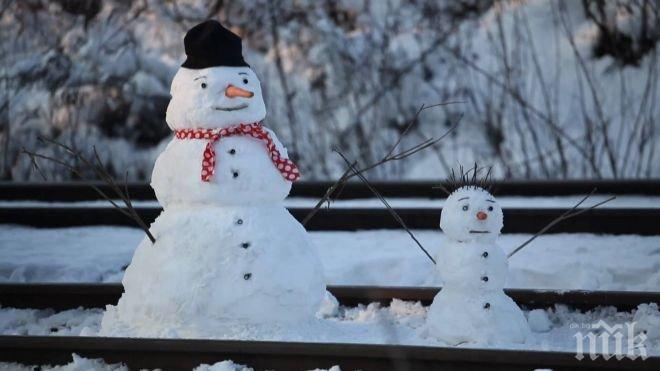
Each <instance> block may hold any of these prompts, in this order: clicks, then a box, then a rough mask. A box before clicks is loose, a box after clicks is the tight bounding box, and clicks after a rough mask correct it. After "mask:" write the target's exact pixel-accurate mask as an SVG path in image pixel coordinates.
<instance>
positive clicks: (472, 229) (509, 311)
mask: <svg viewBox="0 0 660 371" xmlns="http://www.w3.org/2000/svg"><path fill="white" fill-rule="evenodd" d="M475 171H476V169H475ZM440 218H441V219H440V228H442V230H443V232H444V233H445V237H446V241H445V244H444V245H443V246H442V247H441V248H440V250H439V252H438V254H437V256H436V261H437V266H436V267H437V275H438V277H439V278H440V280H441V281H442V284H443V286H442V290H441V291H440V292H439V293H438V294H437V295H436V297H435V298H434V300H433V303H432V304H431V307H430V308H429V312H428V317H427V322H426V326H425V330H424V333H425V335H426V336H430V337H434V338H436V339H439V340H441V341H443V342H445V343H448V344H450V345H458V344H461V343H481V344H494V343H523V342H525V339H526V338H527V335H528V333H529V331H530V330H529V326H528V324H527V321H526V319H525V316H524V315H523V313H522V311H521V310H520V308H519V307H518V306H517V305H516V303H514V301H513V300H511V298H509V297H508V296H507V295H506V294H505V293H504V284H505V280H506V275H507V272H508V262H507V258H506V255H505V254H504V251H502V249H501V248H500V247H499V246H498V245H497V244H496V240H497V237H498V236H499V234H500V231H501V230H502V226H503V215H502V208H501V207H500V206H499V204H498V203H497V201H496V200H495V198H494V197H493V196H492V195H491V194H490V193H489V192H488V191H486V190H485V189H483V188H481V187H479V186H477V185H474V184H467V185H463V186H460V187H458V188H457V189H456V190H455V191H454V192H453V193H451V194H450V195H449V197H448V198H447V201H446V202H445V204H444V206H443V208H442V214H441V217H440Z"/></svg>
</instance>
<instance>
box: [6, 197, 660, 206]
mask: <svg viewBox="0 0 660 371" xmlns="http://www.w3.org/2000/svg"><path fill="white" fill-rule="evenodd" d="M611 196H612V195H597V196H592V197H591V198H590V199H589V200H587V201H586V202H585V204H584V206H588V205H592V204H595V203H598V202H601V201H604V200H605V199H607V198H609V197H611ZM583 197H584V195H572V196H537V197H526V196H502V197H498V198H497V201H498V202H499V203H500V205H502V207H503V208H524V209H529V208H569V207H572V206H573V205H575V204H576V203H577V202H578V201H580V200H581V199H582V198H583ZM115 201H116V202H117V203H118V204H119V205H122V202H121V200H115ZM387 201H388V202H389V203H390V205H392V207H399V208H404V207H410V208H437V207H442V205H443V204H444V198H434V199H431V198H421V197H410V198H396V197H392V198H388V199H387ZM317 202H318V199H317V198H305V197H289V198H287V199H286V200H284V204H285V206H287V207H314V205H316V203H317ZM133 205H134V206H136V207H160V205H159V204H158V202H157V201H143V200H135V201H133ZM0 207H6V208H9V207H112V205H111V204H110V203H109V202H108V201H105V200H96V201H79V202H44V201H6V200H0ZM331 207H337V208H380V207H384V206H383V203H382V202H381V201H380V200H378V199H376V198H363V199H349V200H336V201H332V203H331ZM600 207H601V208H660V197H656V196H644V195H625V196H617V198H616V199H614V200H612V201H610V202H608V203H606V204H604V205H602V206H600Z"/></svg>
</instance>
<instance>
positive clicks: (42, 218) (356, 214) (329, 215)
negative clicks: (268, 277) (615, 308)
mask: <svg viewBox="0 0 660 371" xmlns="http://www.w3.org/2000/svg"><path fill="white" fill-rule="evenodd" d="M135 209H136V211H137V212H138V214H139V215H140V216H141V217H142V219H143V220H145V221H146V222H147V224H149V223H151V222H153V221H154V219H156V217H157V216H158V215H159V214H160V212H161V209H160V208H158V207H136V208H135ZM310 210H311V209H308V208H290V209H289V211H290V212H291V214H292V215H293V216H294V217H295V218H296V219H298V220H302V219H303V218H304V217H305V216H306V215H307V214H308V213H309V211H310ZM396 211H397V213H398V214H399V215H400V216H401V218H402V219H403V220H404V221H405V222H406V225H407V226H408V227H409V228H413V229H433V230H437V229H438V224H439V221H440V211H441V209H440V208H437V209H435V208H397V209H396ZM565 211H566V209H559V208H557V209H505V210H504V218H505V220H506V223H505V224H504V229H503V232H504V233H535V232H537V231H539V230H540V229H541V228H543V227H544V226H545V225H546V224H547V223H548V222H550V221H551V220H553V219H555V218H556V217H558V216H559V215H561V214H563V213H564V212H565ZM657 220H660V208H652V209H622V208H616V209H614V208H612V209H607V208H605V209H595V210H590V211H589V212H588V213H585V214H583V215H581V216H578V217H576V218H574V219H571V221H570V222H568V223H559V224H558V225H556V226H555V227H553V228H552V229H551V230H550V231H549V233H603V234H638V235H656V234H658V233H659V232H660V228H659V227H658V223H657ZM0 223H1V224H21V225H28V226H33V227H41V228H56V227H76V226H91V225H115V226H131V227H133V226H135V224H134V222H133V221H132V220H131V219H129V218H127V217H125V216H124V215H122V214H121V213H119V212H118V211H117V210H115V209H113V208H111V207H0ZM306 228H307V229H308V230H311V231H355V230H368V229H401V225H399V224H398V223H397V222H396V221H395V220H394V219H393V218H392V216H391V215H390V214H389V212H388V211H387V209H384V208H357V209H348V208H335V209H321V210H319V212H318V213H317V214H316V216H315V217H314V218H312V219H311V220H310V222H309V223H308V224H307V226H306Z"/></svg>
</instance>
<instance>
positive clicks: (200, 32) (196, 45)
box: [181, 20, 250, 70]
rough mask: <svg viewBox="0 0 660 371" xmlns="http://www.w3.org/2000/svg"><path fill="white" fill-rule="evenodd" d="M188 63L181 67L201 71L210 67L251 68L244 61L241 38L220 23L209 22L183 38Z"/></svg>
mask: <svg viewBox="0 0 660 371" xmlns="http://www.w3.org/2000/svg"><path fill="white" fill-rule="evenodd" d="M183 45H184V47H185V49H186V55H187V56H188V57H187V58H186V61H185V62H183V64H182V65H181V67H185V68H190V69H193V70H199V69H202V68H208V67H219V66H226V67H250V65H249V64H247V63H245V60H244V59H243V46H242V45H241V38H240V37H238V35H236V34H234V33H233V32H231V31H229V30H228V29H226V28H224V27H223V26H222V25H221V24H220V22H218V21H214V20H208V21H205V22H202V23H200V24H198V25H197V26H195V27H193V28H191V29H190V30H189V31H188V32H187V33H186V37H184V38H183Z"/></svg>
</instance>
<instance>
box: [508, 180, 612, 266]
mask: <svg viewBox="0 0 660 371" xmlns="http://www.w3.org/2000/svg"><path fill="white" fill-rule="evenodd" d="M594 192H596V189H595V188H594V190H593V191H591V193H589V194H588V195H586V196H584V198H582V200H580V201H579V202H578V203H577V204H575V206H573V207H572V208H570V209H569V210H567V211H566V212H565V213H563V214H561V215H560V216H558V217H557V218H555V219H554V220H552V221H551V222H550V223H548V224H547V225H546V226H545V227H543V228H541V230H540V231H538V232H536V233H535V234H534V235H533V236H532V237H530V238H529V239H528V240H527V241H525V242H523V243H522V244H521V245H520V246H518V247H516V248H515V249H513V251H511V252H510V253H509V254H508V255H507V258H511V257H512V256H513V255H515V254H516V253H518V252H519V251H520V250H522V249H523V248H524V247H525V246H527V245H529V244H530V243H531V242H532V241H534V240H535V239H536V238H537V237H539V236H541V235H542V234H544V233H545V232H547V231H548V230H549V229H550V228H552V227H554V226H555V225H557V224H558V223H560V222H562V221H564V220H567V219H570V218H572V217H575V216H578V215H580V214H584V213H586V212H587V211H590V210H593V209H595V208H597V207H599V206H602V205H604V204H606V203H608V202H610V201H612V200H614V199H615V198H616V197H615V196H612V197H610V198H608V199H606V200H604V201H601V202H599V203H597V204H595V205H592V206H590V207H587V208H585V209H579V210H578V209H577V208H578V207H579V206H580V205H582V203H584V201H586V200H587V199H588V198H589V197H591V196H592V195H593V194H594Z"/></svg>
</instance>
